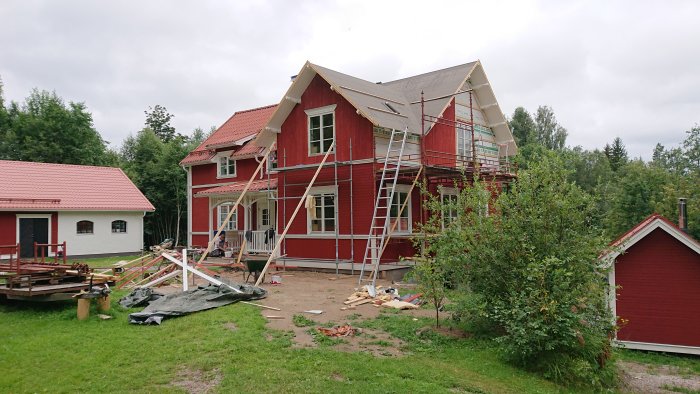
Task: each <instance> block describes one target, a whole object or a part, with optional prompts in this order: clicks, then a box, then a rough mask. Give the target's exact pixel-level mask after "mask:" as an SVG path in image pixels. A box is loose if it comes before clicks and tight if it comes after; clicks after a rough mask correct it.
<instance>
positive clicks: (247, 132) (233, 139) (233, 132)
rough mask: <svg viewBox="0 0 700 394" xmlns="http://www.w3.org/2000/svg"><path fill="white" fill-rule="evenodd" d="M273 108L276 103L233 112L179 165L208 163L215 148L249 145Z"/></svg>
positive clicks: (275, 106) (251, 149)
mask: <svg viewBox="0 0 700 394" xmlns="http://www.w3.org/2000/svg"><path fill="white" fill-rule="evenodd" d="M275 108H277V104H274V105H268V106H265V107H260V108H253V109H248V110H245V111H237V112H235V113H234V114H233V115H231V117H230V118H228V120H226V122H224V124H222V125H221V127H219V128H218V129H216V131H214V132H213V133H212V134H211V135H210V136H209V137H207V139H206V140H204V141H203V142H202V143H201V144H199V146H198V147H197V148H196V149H194V150H193V151H192V152H190V153H189V154H188V155H187V156H186V157H185V158H184V159H182V161H180V165H183V166H189V165H193V164H200V163H208V162H209V161H210V160H211V159H212V158H213V157H214V155H215V153H216V149H220V148H228V147H241V146H243V145H246V146H247V145H250V144H247V143H248V141H250V140H252V139H253V138H254V137H255V136H256V135H257V134H258V133H259V132H260V130H261V129H262V128H263V126H265V124H266V123H267V121H268V119H269V118H270V116H271V115H272V113H273V112H274V110H275ZM240 149H244V148H240ZM249 150H250V151H251V152H250V153H253V151H254V150H255V149H253V148H249ZM250 153H249V154H250ZM239 156H240V155H239Z"/></svg>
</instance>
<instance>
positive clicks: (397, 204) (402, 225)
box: [389, 190, 411, 233]
mask: <svg viewBox="0 0 700 394" xmlns="http://www.w3.org/2000/svg"><path fill="white" fill-rule="evenodd" d="M408 198H409V196H408V192H403V191H399V190H396V191H394V197H393V198H392V199H391V207H390V208H389V218H390V220H391V222H390V223H389V225H390V226H393V225H394V222H397V223H396V228H395V229H394V232H398V233H407V232H410V231H411V220H410V215H409V213H410V211H411V203H410V202H408V203H406V207H405V208H404V209H403V211H402V212H401V215H399V211H401V206H403V204H404V202H406V200H408ZM389 228H391V227H389Z"/></svg>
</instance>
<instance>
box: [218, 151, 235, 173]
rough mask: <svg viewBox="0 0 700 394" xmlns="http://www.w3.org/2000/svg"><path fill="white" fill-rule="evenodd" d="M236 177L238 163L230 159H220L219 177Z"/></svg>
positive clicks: (226, 157)
mask: <svg viewBox="0 0 700 394" xmlns="http://www.w3.org/2000/svg"><path fill="white" fill-rule="evenodd" d="M234 176H236V161H235V160H232V159H231V158H230V157H228V156H225V157H220V158H219V177H234Z"/></svg>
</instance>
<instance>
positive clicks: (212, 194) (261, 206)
mask: <svg viewBox="0 0 700 394" xmlns="http://www.w3.org/2000/svg"><path fill="white" fill-rule="evenodd" d="M244 187H245V183H235V184H231V185H226V186H219V187H216V188H213V189H208V190H205V191H202V192H199V193H197V194H196V195H195V197H209V212H210V215H209V217H210V219H209V228H210V233H211V234H212V235H213V234H215V233H216V230H217V229H218V228H219V226H220V225H221V224H222V223H223V221H224V220H225V218H226V216H227V215H228V213H229V211H230V210H231V209H232V205H233V204H235V203H236V201H237V200H238V197H239V196H240V193H241V192H242V190H243V188H244ZM276 189H277V180H276V179H270V180H266V179H263V180H259V181H255V182H253V183H252V184H251V186H250V188H249V189H248V192H247V193H246V194H245V196H243V199H242V200H241V204H240V206H239V207H238V209H237V211H236V214H235V215H234V216H232V218H231V221H230V222H229V223H228V224H227V226H226V227H225V228H224V230H226V243H227V244H228V247H229V248H231V249H233V250H239V249H240V247H241V246H242V245H244V244H245V248H244V249H245V251H246V252H248V253H270V252H272V249H274V247H275V240H276V237H277V223H276V218H277V201H276V197H277V192H276ZM214 219H216V220H214ZM244 240H245V243H244Z"/></svg>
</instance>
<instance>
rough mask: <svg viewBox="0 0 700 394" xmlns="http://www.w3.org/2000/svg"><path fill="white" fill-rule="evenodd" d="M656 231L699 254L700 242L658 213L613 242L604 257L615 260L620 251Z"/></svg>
mask: <svg viewBox="0 0 700 394" xmlns="http://www.w3.org/2000/svg"><path fill="white" fill-rule="evenodd" d="M656 229H661V230H663V231H665V232H666V233H668V234H669V235H671V236H672V237H674V238H676V239H677V240H678V241H680V242H681V243H682V244H684V245H685V246H687V247H688V248H690V249H691V250H693V251H694V252H695V253H697V254H700V242H698V241H697V240H696V239H695V238H693V237H691V236H690V235H688V234H686V233H685V232H683V230H681V229H680V228H679V227H678V226H676V224H675V223H673V222H671V221H670V220H668V219H666V218H665V217H663V216H661V215H659V214H658V213H655V214H652V215H650V216H649V217H647V218H646V219H644V220H642V221H641V222H639V223H638V224H637V225H636V226H634V227H632V228H631V229H630V230H629V231H627V232H626V233H624V234H622V235H621V236H620V237H619V238H618V239H616V240H615V241H613V242H612V243H611V244H610V246H612V247H613V248H614V250H613V251H611V252H610V253H609V254H607V255H605V256H604V257H605V258H607V259H610V260H612V259H615V258H617V257H618V256H619V255H620V254H621V253H622V251H625V250H627V249H629V248H630V247H632V246H633V245H634V244H636V243H637V242H639V241H641V240H642V239H644V237H646V236H647V235H649V234H650V233H651V232H652V231H654V230H656Z"/></svg>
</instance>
